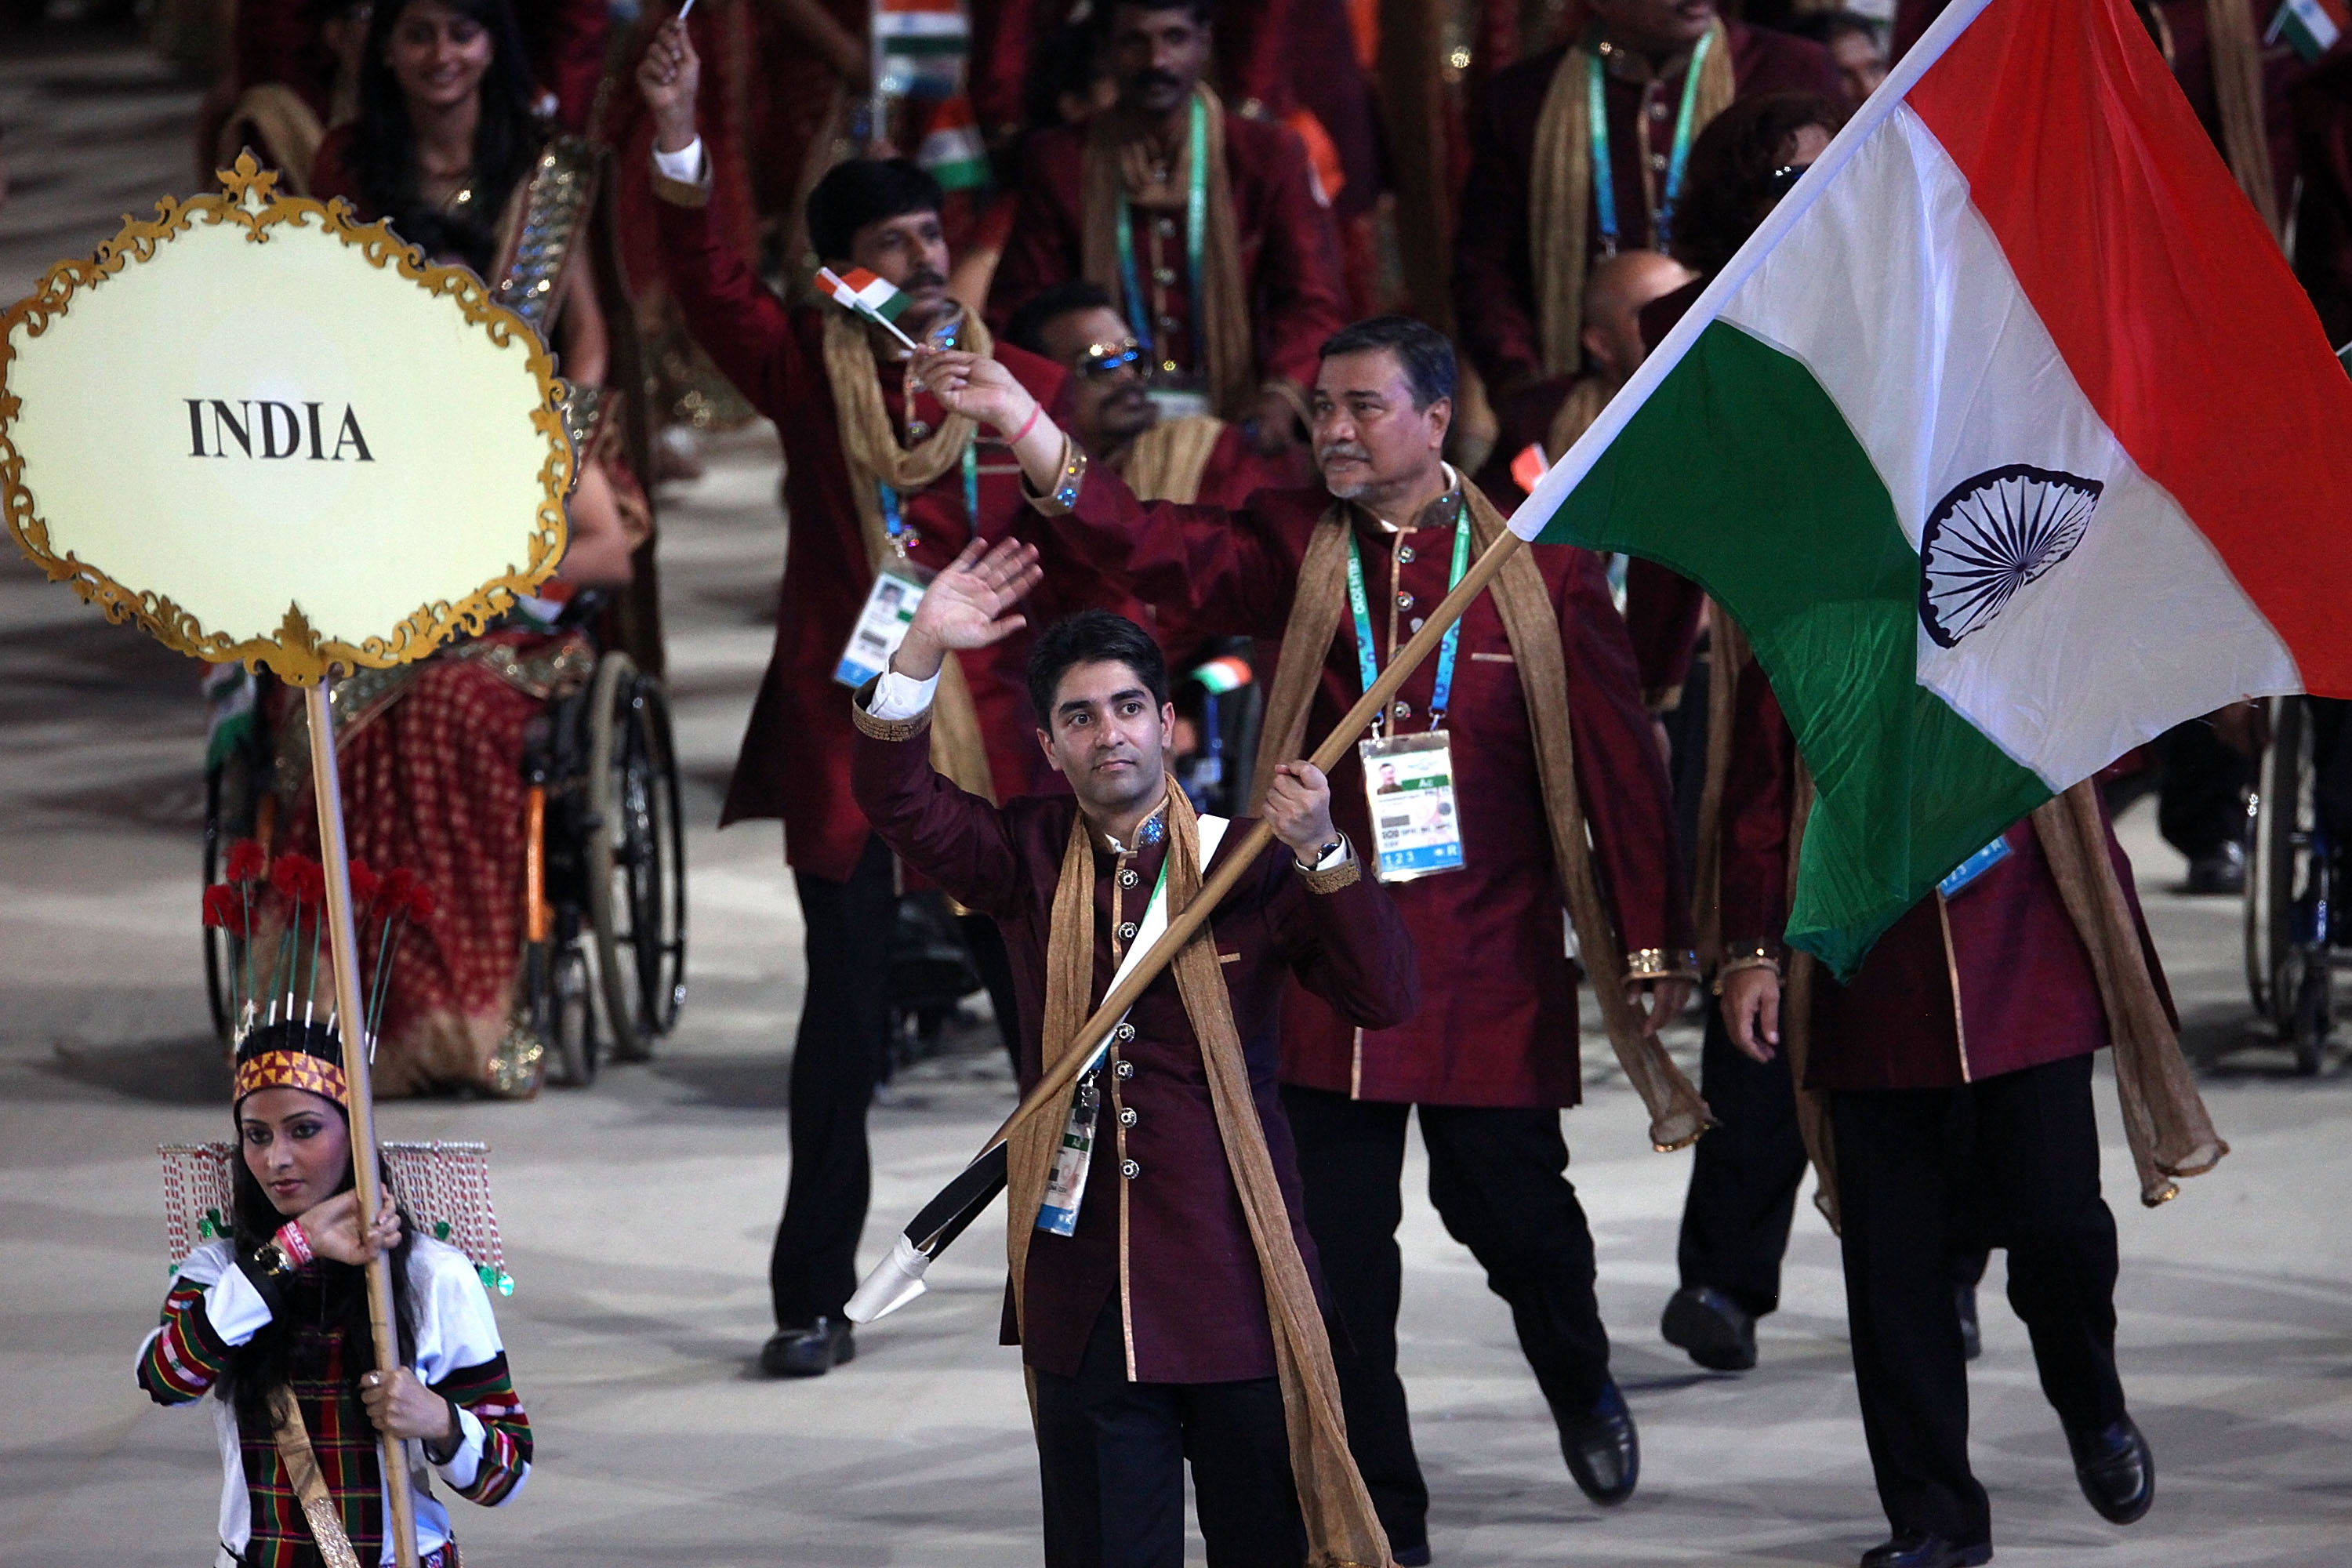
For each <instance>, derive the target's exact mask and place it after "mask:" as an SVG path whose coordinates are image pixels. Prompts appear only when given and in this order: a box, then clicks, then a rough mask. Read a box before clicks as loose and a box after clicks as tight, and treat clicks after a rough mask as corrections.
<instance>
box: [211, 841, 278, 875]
mask: <svg viewBox="0 0 2352 1568" xmlns="http://www.w3.org/2000/svg"><path fill="white" fill-rule="evenodd" d="M268 869H269V851H268V850H267V849H264V848H263V847H261V844H260V841H259V840H257V839H253V838H240V839H238V840H237V841H236V843H234V844H232V845H230V846H229V847H228V864H227V865H226V867H224V868H222V870H221V876H222V877H223V878H224V879H226V880H228V881H231V882H250V881H252V880H253V879H255V878H257V877H259V876H261V875H262V874H263V873H265V872H267V871H268Z"/></svg>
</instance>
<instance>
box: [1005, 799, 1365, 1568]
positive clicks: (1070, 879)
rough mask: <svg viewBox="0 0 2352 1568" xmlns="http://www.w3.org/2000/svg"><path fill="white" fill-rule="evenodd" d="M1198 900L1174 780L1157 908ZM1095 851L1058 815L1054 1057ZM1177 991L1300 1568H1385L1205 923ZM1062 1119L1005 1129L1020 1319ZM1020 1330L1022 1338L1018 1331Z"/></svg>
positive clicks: (1185, 816)
mask: <svg viewBox="0 0 2352 1568" xmlns="http://www.w3.org/2000/svg"><path fill="white" fill-rule="evenodd" d="M1200 892H1201V826H1200V821H1199V818H1198V817H1196V816H1194V815H1193V812H1192V803H1191V802H1190V801H1188V800H1186V799H1185V798H1184V792H1183V791H1182V790H1181V789H1179V788H1178V787H1177V786H1176V781H1175V780H1173V779H1170V780H1169V781H1168V893H1167V897H1168V910H1169V916H1170V918H1171V920H1172V919H1173V918H1174V917H1175V916H1177V915H1179V914H1181V913H1182V912H1183V910H1184V909H1185V907H1186V906H1187V905H1189V904H1190V903H1191V902H1192V900H1194V899H1195V898H1197V897H1199V896H1200ZM1095 941H1096V932H1095V850H1094V843H1093V839H1092V836H1091V833H1090V831H1089V829H1088V828H1087V819H1086V817H1085V816H1084V815H1083V814H1076V815H1074V816H1072V817H1071V820H1070V838H1069V844H1068V847H1066V849H1064V851H1063V853H1062V876H1061V880H1060V881H1059V882H1058V883H1056V884H1055V889H1054V913H1053V920H1052V922H1051V924H1050V925H1048V926H1047V928H1046V938H1045V1029H1044V1035H1043V1043H1044V1047H1045V1050H1047V1051H1051V1052H1054V1053H1055V1055H1054V1056H1053V1057H1050V1058H1047V1059H1046V1060H1045V1068H1046V1070H1048V1071H1050V1070H1052V1068H1053V1066H1054V1063H1055V1061H1057V1060H1059V1059H1060V1053H1062V1052H1064V1051H1067V1050H1069V1049H1072V1048H1073V1047H1075V1046H1076V1037H1077V1032H1078V1029H1079V1026H1081V1025H1083V1024H1084V1023H1085V1022H1086V1019H1087V1013H1088V1011H1089V1010H1090V1009H1091V1008H1092V1006H1093V1001H1094V973H1095ZM1173 969H1174V972H1175V975H1176V988H1177V991H1178V992H1179V994H1181V995H1182V997H1183V999H1184V1016H1185V1017H1186V1018H1187V1019H1188V1020H1189V1021H1190V1022H1191V1024H1192V1033H1193V1035H1194V1036H1195V1037H1197V1038H1198V1040H1199V1042H1200V1047H1201V1060H1202V1066H1203V1067H1204V1068H1206V1069H1207V1073H1208V1079H1209V1099H1210V1101H1211V1103H1212V1104H1213V1106H1214V1107H1215V1109H1216V1117H1217V1134H1218V1137H1219V1139H1220V1140H1221V1141H1222V1142H1223V1144H1224V1147H1225V1162H1226V1164H1227V1166H1228V1168H1229V1169H1230V1170H1231V1171H1232V1173H1233V1178H1234V1187H1235V1189H1236V1190H1237V1191H1238V1192H1239V1193H1240V1194H1241V1200H1242V1212H1243V1214H1244V1215H1246V1216H1247V1218H1248V1221H1249V1229H1250V1243H1251V1246H1252V1247H1254V1248H1255V1250H1256V1253H1257V1261H1258V1269H1259V1272H1260V1273H1261V1274H1262V1275H1263V1276H1264V1277H1265V1304H1266V1313H1267V1317H1268V1320H1269V1322H1270V1323H1271V1326H1272V1328H1273V1330H1274V1359H1275V1366H1276V1375H1277V1377H1278V1379H1279V1381H1280V1383H1281V1384H1282V1408H1283V1414H1284V1416H1285V1417H1286V1425H1287V1426H1288V1427H1289V1431H1290V1468H1291V1475H1292V1477H1293V1479H1295V1480H1296V1482H1297V1488H1298V1506H1299V1510H1300V1511H1301V1512H1302V1513H1303V1514H1304V1515H1305V1516H1306V1521H1307V1564H1308V1568H1388V1565H1389V1563H1390V1558H1389V1545H1388V1537H1387V1535H1386V1534H1384V1533H1383V1532H1382V1531H1381V1525H1380V1521H1379V1519H1378V1517H1377V1516H1376V1515H1375V1514H1374V1513H1373V1511H1372V1502H1371V1498H1370V1496H1369V1495H1368V1494H1367V1493H1366V1492H1365V1490H1364V1483H1363V1479H1362V1478H1361V1477H1360V1476H1359V1475H1358V1474H1357V1472H1356V1463H1355V1460H1354V1459H1353V1458H1350V1457H1349V1453H1348V1427H1347V1422H1346V1420H1345V1418H1344V1417H1343V1416H1342V1415H1341V1413H1340V1407H1339V1378H1338V1376H1337V1374H1336V1373H1334V1372H1333V1371H1332V1366H1331V1345H1330V1341H1329V1339H1328V1337H1327V1335H1326V1333H1325V1331H1324V1328H1323V1314H1322V1310H1321V1309H1320V1308H1319V1307H1318V1305H1317V1304H1316V1300H1315V1289H1314V1286H1313V1285H1312V1284H1311V1283H1310V1282H1309V1281H1308V1279H1307V1265H1306V1262H1305V1260H1304V1259H1303V1258H1300V1256H1299V1253H1298V1243H1297V1237H1296V1236H1295V1235H1294V1234H1293V1233H1292V1231H1291V1227H1290V1212H1289V1209H1288V1208H1287V1206H1286V1205H1285V1204H1284V1203H1283V1201H1282V1188H1281V1186H1280V1184H1278V1183H1277V1182H1276V1179H1275V1173H1274V1161H1273V1158H1272V1156H1270V1155H1269V1154H1268V1153H1267V1152H1266V1146H1265V1127H1264V1126H1263V1124H1261V1123H1260V1122H1259V1121H1258V1116H1257V1103H1256V1101H1255V1100H1254V1099H1252V1098H1251V1094H1250V1084H1249V1068H1248V1065H1247V1063H1246V1062H1245V1061H1244V1058H1243V1055H1242V1041H1241V1032H1240V1030H1239V1029H1238V1028H1237V1027H1236V1026H1235V1025H1234V1009H1233V1000H1232V998H1231V997H1230V996H1229V995H1227V994H1226V992H1225V981H1224V975H1223V972H1222V971H1221V970H1220V969H1219V967H1218V964H1217V946H1216V939H1215V936H1214V935H1213V933H1212V931H1211V930H1210V928H1209V927H1208V925H1206V924H1205V923H1204V924H1203V925H1202V927H1201V929H1200V931H1199V932H1198V933H1197V934H1195V935H1194V936H1193V938H1192V941H1191V942H1187V943H1186V944H1185V945H1184V949H1183V951H1182V952H1181V953H1179V954H1178V955H1177V958H1176V962H1175V964H1174V965H1173ZM1064 1120H1065V1118H1063V1117H1061V1116H1045V1115H1039V1116H1033V1117H1031V1118H1029V1120H1028V1121H1024V1122H1023V1123H1022V1124H1021V1125H1020V1127H1019V1128H1017V1129H1016V1130H1015V1131H1013V1136H1012V1139H1011V1140H1010V1142H1009V1145H1008V1147H1007V1149H1006V1160H1007V1193H1008V1195H1009V1198H1010V1204H1009V1207H1008V1211H1007V1216H1006V1223H1005V1251H1006V1254H1007V1256H1008V1258H1009V1261H1010V1262H1011V1264H1012V1268H1013V1313H1014V1321H1016V1322H1019V1321H1022V1320H1021V1314H1022V1312H1023V1311H1024V1310H1025V1302H1024V1295H1025V1292H1026V1286H1027V1272H1028V1260H1029V1238H1030V1237H1031V1236H1032V1235H1034V1232H1035V1221H1036V1217H1037V1205H1039V1204H1040V1203H1042V1202H1044V1201H1045V1178H1046V1174H1047V1173H1048V1170H1049V1168H1050V1166H1051V1164H1052V1161H1053V1154H1054V1150H1055V1148H1056V1147H1057V1146H1058V1145H1059V1144H1060V1142H1061V1139H1062V1125H1063V1121H1064ZM1024 1331H1025V1330H1024Z"/></svg>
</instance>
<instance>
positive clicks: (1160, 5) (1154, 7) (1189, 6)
mask: <svg viewBox="0 0 2352 1568" xmlns="http://www.w3.org/2000/svg"><path fill="white" fill-rule="evenodd" d="M1121 11H1189V12H1191V13H1192V22H1193V25H1194V26H1202V27H1205V26H1209V25H1210V24H1211V23H1213V22H1214V21H1215V20H1216V19H1217V6H1216V0H1099V3H1098V4H1097V5H1096V6H1095V22H1096V25H1097V26H1099V27H1100V28H1101V29H1102V36H1103V37H1106V38H1108V37H1110V26H1111V19H1112V18H1113V17H1115V16H1118V14H1119V13H1120V12H1121Z"/></svg>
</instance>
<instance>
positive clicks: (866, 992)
mask: <svg viewBox="0 0 2352 1568" xmlns="http://www.w3.org/2000/svg"><path fill="white" fill-rule="evenodd" d="M793 885H794V886H795V887H797V888H798V889H800V898H801V917H802V919H803V921H806V922H807V925H808V942H807V952H808V992H807V994H806V995H805V996H804V997H803V1000H802V1002H801V1026H800V1033H799V1034H798V1035H797V1036H796V1037H794V1039H793V1072H792V1112H791V1128H792V1140H793V1159H792V1173H791V1175H790V1177H789V1178H788V1179H787V1184H786V1185H785V1188H784V1215H783V1219H782V1221H781V1222H780V1223H779V1224H778V1225H777V1226H776V1244H775V1247H774V1250H773V1251H772V1252H771V1253H770V1254H769V1255H768V1290H769V1294H770V1296H771V1297H772V1300H773V1303H774V1307H775V1312H776V1323H777V1326H778V1327H780V1328H785V1327H792V1326H795V1325H798V1324H803V1323H806V1322H807V1321H809V1320H811V1319H812V1318H817V1317H838V1316H840V1315H841V1309H842V1308H843V1307H844V1306H845V1304H846V1303H847V1302H848V1300H849V1297H850V1293H851V1292H852V1291H854V1290H855V1289H857V1238H858V1236H859V1233H861V1232H862V1231H864V1230H865V1228H866V1199H867V1197H868V1195H869V1189H870V1186H871V1182H872V1175H873V1171H872V1166H871V1164H870V1163H869V1160H868V1157H867V1153H866V1107H867V1106H869V1105H871V1104H872V1103H873V1100H874V1086H875V1085H876V1084H877V1083H879V1082H880V1081H881V1079H882V1074H883V1069H884V1068H885V1067H886V1065H887V1062H888V1060H889V1049H890V985H889V975H890V943H891V939H892V937H893V935H894V934H895V932H896V931H897V930H898V875H897V871H896V869H895V868H894V867H893V866H892V864H891V858H890V851H889V848H888V847H887V846H886V845H885V844H884V843H883V842H882V840H881V839H880V838H879V837H875V838H870V839H868V840H867V841H866V852H865V853H864V854H863V855H861V856H859V857H858V860H857V866H856V869H855V870H853V871H852V872H851V873H850V875H849V880H847V881H846V882H834V881H828V880H826V879H824V878H823V877H812V876H810V875H808V874H807V873H805V872H800V871H795V872H794V873H793Z"/></svg>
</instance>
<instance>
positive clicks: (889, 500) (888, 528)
mask: <svg viewBox="0 0 2352 1568" xmlns="http://www.w3.org/2000/svg"><path fill="white" fill-rule="evenodd" d="M874 488H875V489H878V490H880V491H881V492H882V531H883V532H885V533H886V534H887V535H889V538H890V548H892V549H893V550H895V551H897V552H898V559H899V560H901V561H904V560H905V559H907V547H908V545H909V544H911V543H913V542H914V537H915V529H914V525H913V524H912V523H909V522H908V521H907V520H906V518H905V517H904V516H903V515H901V514H900V512H899V510H898V491H897V490H894V489H891V488H890V487H889V486H888V485H886V484H880V483H877V484H876V485H875V487H874ZM963 515H964V518H965V520H966V521H969V522H970V523H971V531H972V533H973V535H974V536H975V537H977V536H978V535H979V533H980V440H979V437H973V438H972V439H971V440H969V441H966V442H965V443H964V444H963Z"/></svg>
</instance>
